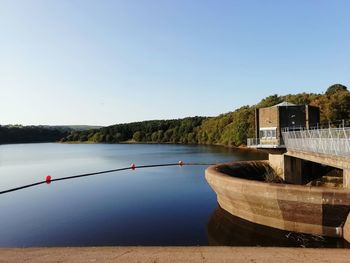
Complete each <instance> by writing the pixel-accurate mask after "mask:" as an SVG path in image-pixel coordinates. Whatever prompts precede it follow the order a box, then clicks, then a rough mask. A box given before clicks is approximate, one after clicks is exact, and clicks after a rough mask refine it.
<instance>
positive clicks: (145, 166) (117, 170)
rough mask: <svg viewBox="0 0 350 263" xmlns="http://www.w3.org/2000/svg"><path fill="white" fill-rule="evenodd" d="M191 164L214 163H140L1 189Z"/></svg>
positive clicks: (12, 189) (22, 187)
mask: <svg viewBox="0 0 350 263" xmlns="http://www.w3.org/2000/svg"><path fill="white" fill-rule="evenodd" d="M185 165H186V166H189V165H214V164H212V163H183V162H182V161H180V162H178V163H166V164H150V165H140V166H136V165H134V164H132V165H131V166H129V167H123V168H118V169H112V170H105V171H98V172H93V173H85V174H77V175H71V176H66V177H59V178H53V179H51V177H50V178H49V179H46V180H43V181H39V182H36V183H32V184H26V185H22V186H19V187H15V188H11V189H8V190H4V191H0V194H6V193H10V192H14V191H18V190H21V189H25V188H29V187H33V186H36V185H40V184H44V183H51V182H54V181H63V180H69V179H74V178H80V177H86V176H92V175H97V174H106V173H113V172H120V171H125V170H135V169H140V168H152V167H164V166H185Z"/></svg>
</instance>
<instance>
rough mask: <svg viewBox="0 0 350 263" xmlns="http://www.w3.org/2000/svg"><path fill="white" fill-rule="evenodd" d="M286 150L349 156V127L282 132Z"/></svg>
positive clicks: (284, 130) (286, 129)
mask: <svg viewBox="0 0 350 263" xmlns="http://www.w3.org/2000/svg"><path fill="white" fill-rule="evenodd" d="M282 136H283V140H284V144H285V145H286V148H287V149H288V150H299V151H303V152H314V153H322V154H326V155H336V156H350V127H341V128H328V129H317V128H316V129H305V128H300V129H295V128H293V129H289V128H284V129H283V130H282Z"/></svg>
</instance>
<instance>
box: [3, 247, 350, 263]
mask: <svg viewBox="0 0 350 263" xmlns="http://www.w3.org/2000/svg"><path fill="white" fill-rule="evenodd" d="M0 262H1V263H2V262H38V263H40V262H75V263H79V262H84V263H85V262H266V263H272V262H293V263H295V262H308V263H312V262H317V263H319V262H350V249H307V248H263V247H84V248H0Z"/></svg>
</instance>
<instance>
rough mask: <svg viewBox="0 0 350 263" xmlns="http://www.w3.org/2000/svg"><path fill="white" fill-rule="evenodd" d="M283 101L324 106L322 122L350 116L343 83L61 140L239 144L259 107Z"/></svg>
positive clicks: (250, 129) (349, 96)
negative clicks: (229, 108)
mask: <svg viewBox="0 0 350 263" xmlns="http://www.w3.org/2000/svg"><path fill="white" fill-rule="evenodd" d="M282 101H287V102H291V103H294V104H310V105H314V106H318V107H320V109H321V122H328V121H331V122H333V121H337V120H343V119H344V120H347V121H348V120H350V92H349V91H348V89H347V88H346V87H345V86H343V85H341V84H335V85H332V86H330V87H329V88H328V89H327V90H326V92H325V93H324V94H316V93H299V94H294V95H293V94H289V95H284V96H279V95H277V94H275V95H272V96H268V97H266V98H264V99H263V100H261V101H260V102H259V103H258V104H256V105H253V106H243V107H241V108H239V109H236V110H235V111H232V112H228V113H225V114H221V115H219V116H217V117H189V118H184V119H177V120H154V121H143V122H134V123H126V124H116V125H112V126H108V127H104V128H101V129H93V130H87V131H73V132H70V134H69V135H68V136H67V137H65V138H63V139H62V140H61V141H62V142H67V141H78V142H86V141H89V142H105V143H118V142H125V141H129V142H153V143H187V144H221V145H230V146H240V145H244V144H245V143H246V140H247V138H249V137H254V113H255V109H256V108H262V107H269V106H273V105H276V104H278V103H280V102H282Z"/></svg>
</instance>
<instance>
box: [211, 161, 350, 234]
mask: <svg viewBox="0 0 350 263" xmlns="http://www.w3.org/2000/svg"><path fill="white" fill-rule="evenodd" d="M267 168H269V164H268V162H267V161H254V162H250V161H249V162H235V163H227V164H220V165H215V166H210V167H209V168H208V169H207V170H206V171H205V177H206V179H207V181H208V183H209V185H210V186H211V187H212V188H213V190H214V191H215V192H216V194H217V200H218V203H219V205H220V206H221V207H222V208H223V209H225V210H226V211H228V212H229V213H231V214H233V215H235V216H238V217H241V218H243V219H245V220H248V221H251V222H253V223H257V224H261V225H266V226H270V227H275V228H278V229H282V230H288V231H295V232H303V233H309V234H317V235H324V236H330V237H343V226H344V224H345V221H346V219H347V216H348V214H349V211H350V190H348V189H336V188H334V189H333V188H326V187H313V186H303V185H290V184H278V183H267V182H264V181H263V179H262V173H264V171H266V169H267ZM246 178H249V179H246ZM254 178H256V179H257V180H254Z"/></svg>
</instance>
